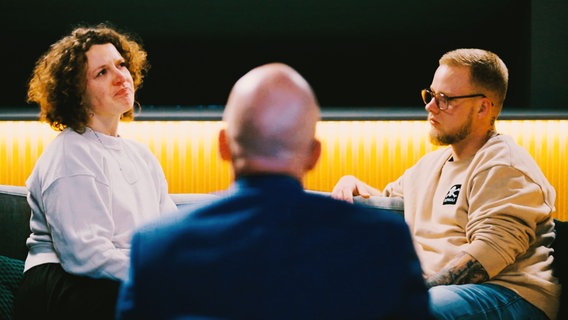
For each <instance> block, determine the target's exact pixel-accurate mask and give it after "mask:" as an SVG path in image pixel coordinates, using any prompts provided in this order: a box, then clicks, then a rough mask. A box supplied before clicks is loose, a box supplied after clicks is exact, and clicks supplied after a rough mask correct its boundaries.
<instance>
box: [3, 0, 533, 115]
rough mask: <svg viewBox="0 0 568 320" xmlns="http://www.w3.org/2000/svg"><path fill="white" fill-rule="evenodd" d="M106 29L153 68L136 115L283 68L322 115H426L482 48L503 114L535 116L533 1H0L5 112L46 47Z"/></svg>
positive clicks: (19, 98) (207, 98) (209, 100)
mask: <svg viewBox="0 0 568 320" xmlns="http://www.w3.org/2000/svg"><path fill="white" fill-rule="evenodd" d="M101 21H110V22H112V23H113V24H114V25H116V26H117V27H119V28H121V29H123V30H126V31H129V32H132V33H135V34H137V35H138V36H140V38H141V39H142V40H143V42H144V47H145V48H146V49H147V51H148V52H149V58H150V62H151V64H152V69H151V70H150V72H149V74H148V77H147V78H146V81H145V83H144V86H143V88H142V89H141V90H140V91H139V96H138V97H139V99H138V100H139V101H140V102H141V103H142V104H143V105H188V106H191V105H210V104H216V105H222V104H224V103H225V100H226V97H227V94H228V92H229V90H230V88H231V86H232V84H233V83H234V82H235V81H236V80H237V79H238V78H239V77H240V76H241V75H243V74H244V73H245V72H247V71H248V70H249V69H251V68H252V67H254V66H257V65H260V64H263V63H266V62H272V61H282V62H285V63H288V64H290V65H291V66H293V67H295V68H296V69H297V70H298V71H300V73H302V74H303V75H304V76H305V77H306V78H307V79H308V81H310V82H311V84H312V86H313V87H314V89H315V91H316V94H317V95H318V97H319V100H320V103H321V104H322V105H323V106H325V107H331V106H371V107H373V106H379V107H380V106H408V107H421V106H422V103H421V101H420V98H419V94H418V92H419V90H420V89H422V88H424V87H428V86H429V84H430V81H431V78H432V75H433V72H434V70H435V68H436V66H437V60H438V58H439V57H440V56H441V55H442V54H443V53H444V52H446V51H448V50H451V49H454V48H458V47H480V48H485V49H489V50H491V51H494V52H495V53H497V54H499V55H500V56H501V57H502V58H503V60H504V61H505V63H506V64H507V65H508V67H509V70H510V78H511V80H510V89H509V97H508V100H507V105H508V106H511V107H514V108H529V107H530V90H531V82H530V81H531V1H529V0H477V1H455V0H438V1H435V0H433V1H422V0H415V1H410V0H406V1H405V0H389V1H378V0H350V1H349V0H345V1H334V0H287V1H262V0H239V1H232V0H215V1H211V0H190V1H189V0H161V1H158V0H154V1H147V0H127V1H118V3H117V1H110V0H99V1H90V2H83V1H76V0H60V1H43V0H42V1H39V0H32V1H20V0H2V3H1V4H0V30H2V32H1V33H0V41H1V43H2V50H0V61H2V62H3V71H4V72H3V73H2V74H3V77H1V80H0V81H1V86H0V88H1V99H0V106H20V105H22V106H23V105H25V92H26V82H27V80H28V78H29V75H30V73H31V71H32V69H33V65H34V62H35V60H36V59H37V58H38V57H39V56H40V55H41V54H42V53H43V52H44V51H45V50H46V49H47V48H48V46H49V45H50V44H51V43H52V42H54V41H56V40H57V39H59V38H60V37H61V36H62V35H64V34H66V33H67V32H68V31H70V30H71V28H72V27H73V26H75V25H77V24H80V23H88V24H94V23H98V22H101Z"/></svg>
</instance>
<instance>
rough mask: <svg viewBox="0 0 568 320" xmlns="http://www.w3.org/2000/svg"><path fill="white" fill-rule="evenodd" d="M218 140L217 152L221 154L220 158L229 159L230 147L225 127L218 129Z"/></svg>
mask: <svg viewBox="0 0 568 320" xmlns="http://www.w3.org/2000/svg"><path fill="white" fill-rule="evenodd" d="M218 140H219V141H218V143H219V154H220V155H221V159H223V160H225V161H231V148H230V147H229V141H228V138H227V131H226V130H225V129H221V131H219V137H218Z"/></svg>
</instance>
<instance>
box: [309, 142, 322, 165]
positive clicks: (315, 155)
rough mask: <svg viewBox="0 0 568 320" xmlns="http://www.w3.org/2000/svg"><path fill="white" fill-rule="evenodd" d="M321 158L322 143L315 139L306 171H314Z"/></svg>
mask: <svg viewBox="0 0 568 320" xmlns="http://www.w3.org/2000/svg"><path fill="white" fill-rule="evenodd" d="M320 156H321V142H320V141H319V140H318V139H314V142H313V143H312V149H311V152H310V157H309V159H308V162H307V165H306V171H309V170H312V169H313V168H314V167H315V166H316V164H317V163H318V160H319V158H320Z"/></svg>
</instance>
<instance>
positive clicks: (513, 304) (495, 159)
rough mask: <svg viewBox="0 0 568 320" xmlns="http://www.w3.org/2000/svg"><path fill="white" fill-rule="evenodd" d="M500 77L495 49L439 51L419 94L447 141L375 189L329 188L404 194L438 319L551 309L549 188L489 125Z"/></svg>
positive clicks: (436, 136)
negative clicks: (425, 86) (427, 83)
mask: <svg viewBox="0 0 568 320" xmlns="http://www.w3.org/2000/svg"><path fill="white" fill-rule="evenodd" d="M507 84H508V71H507V67H506V66H505V64H504V63H503V61H502V60H501V59H500V58H499V57H498V56H497V55H495V54H494V53H492V52H489V51H485V50H480V49H457V50H454V51H450V52H448V53H446V54H445V55H443V56H442V58H441V59H440V61H439V67H438V69H437V70H436V72H435V74H434V78H433V81H432V84H431V85H430V88H429V89H424V90H422V92H421V95H422V99H423V100H424V103H425V104H426V107H425V108H426V111H428V122H429V124H430V127H431V129H430V140H431V141H432V143H434V144H436V145H447V146H449V147H448V148H441V149H439V150H436V151H434V152H431V153H429V154H427V155H425V156H424V157H423V158H422V159H420V160H419V161H418V162H417V163H416V164H415V165H414V166H413V167H411V168H410V169H408V170H407V171H406V172H405V173H404V174H403V175H402V176H401V177H400V178H399V179H397V180H396V181H394V182H391V183H389V184H387V186H386V187H385V188H384V190H382V192H381V191H379V190H378V189H375V188H373V187H371V186H369V185H368V184H366V183H364V182H363V181H361V180H359V179H357V178H355V177H354V176H344V177H342V178H341V179H340V180H339V181H338V183H337V184H336V186H335V187H334V189H333V191H332V196H333V197H334V198H337V199H343V200H346V201H349V202H352V201H353V196H363V197H370V196H387V197H400V198H403V199H404V215H405V220H406V222H407V223H408V224H409V226H410V229H411V231H412V233H413V238H414V241H415V245H416V249H417V251H418V254H419V256H420V260H421V263H422V267H423V270H424V278H425V281H426V284H427V286H428V287H429V293H430V299H431V308H432V312H433V313H434V315H435V316H436V317H437V318H438V319H458V318H459V319H516V320H518V319H533V320H534V319H549V318H550V319H554V318H555V317H556V313H557V308H558V297H559V292H560V287H559V285H558V281H557V279H556V278H555V277H554V276H553V274H552V259H553V258H552V256H551V252H552V249H551V248H550V245H551V243H552V241H553V240H554V237H555V235H554V221H553V218H552V215H551V214H552V212H553V211H554V201H555V197H556V192H555V190H554V188H553V187H552V186H551V185H550V183H549V182H548V181H547V179H546V177H545V176H544V174H543V173H542V171H541V170H540V168H539V167H538V165H537V164H536V162H535V161H534V159H532V157H531V156H530V154H529V153H528V152H527V151H526V150H524V149H523V148H522V147H521V146H519V145H518V144H516V143H515V142H514V141H513V139H512V138H511V137H509V136H506V135H502V134H499V133H497V132H496V129H495V120H496V119H497V117H498V115H499V113H500V112H501V108H502V106H503V102H504V100H505V96H506V92H507Z"/></svg>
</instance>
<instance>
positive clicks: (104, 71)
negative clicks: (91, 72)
mask: <svg viewBox="0 0 568 320" xmlns="http://www.w3.org/2000/svg"><path fill="white" fill-rule="evenodd" d="M105 74H106V69H102V70H101V71H99V73H97V75H96V76H97V77H100V76H103V75H105Z"/></svg>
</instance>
